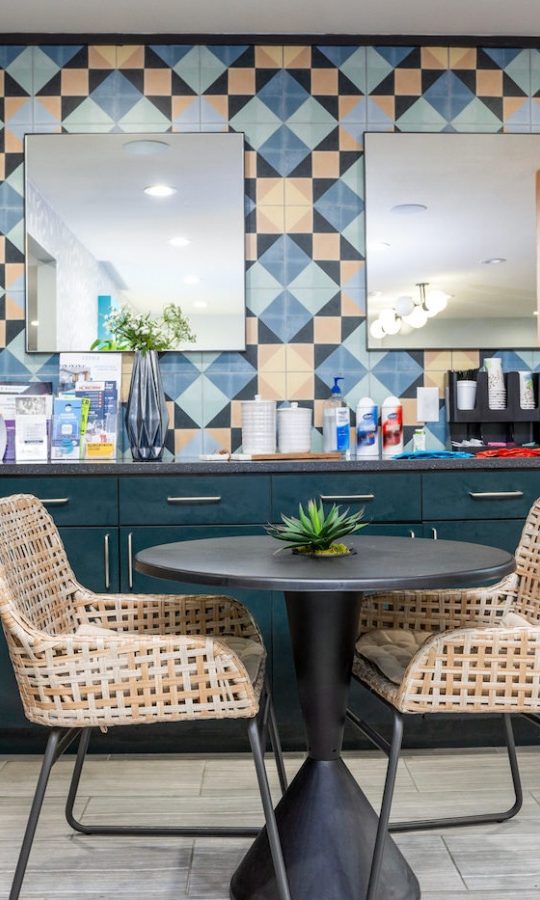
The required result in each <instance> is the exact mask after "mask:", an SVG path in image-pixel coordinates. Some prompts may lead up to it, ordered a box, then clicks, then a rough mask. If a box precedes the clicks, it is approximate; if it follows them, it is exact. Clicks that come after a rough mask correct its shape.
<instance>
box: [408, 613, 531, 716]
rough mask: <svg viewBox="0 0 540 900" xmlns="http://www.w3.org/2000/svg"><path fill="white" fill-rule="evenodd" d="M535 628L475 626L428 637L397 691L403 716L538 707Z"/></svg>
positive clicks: (509, 710) (521, 709) (522, 709)
mask: <svg viewBox="0 0 540 900" xmlns="http://www.w3.org/2000/svg"><path fill="white" fill-rule="evenodd" d="M539 658H540V626H536V625H523V626H517V627H516V626H513V627H509V626H505V625H484V626H482V625H480V626H475V627H474V628H459V629H456V630H455V631H449V632H443V633H440V634H434V635H432V636H431V637H429V638H428V639H427V641H426V642H425V644H423V645H422V647H421V648H420V649H419V650H418V652H417V653H416V654H415V656H414V657H413V658H412V660H411V662H410V663H409V665H408V667H407V669H406V671H405V674H404V677H403V681H402V682H401V685H400V687H399V690H398V702H399V706H400V708H401V709H403V710H404V711H409V712H437V711H440V712H476V713H478V712H501V713H502V712H524V711H529V712H530V711H533V710H537V709H538V706H539V705H540V677H539V675H540V669H539V666H538V660H539Z"/></svg>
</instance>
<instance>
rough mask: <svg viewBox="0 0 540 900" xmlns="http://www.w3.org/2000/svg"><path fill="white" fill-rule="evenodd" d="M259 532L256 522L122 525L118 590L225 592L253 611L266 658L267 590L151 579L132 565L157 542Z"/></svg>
mask: <svg viewBox="0 0 540 900" xmlns="http://www.w3.org/2000/svg"><path fill="white" fill-rule="evenodd" d="M263 533H264V529H263V528H262V526H257V525H236V526H235V525H228V526H218V525H214V526H212V525H204V526H192V527H189V526H185V527H184V526H180V525H178V526H175V527H173V528H167V527H165V528H164V527H159V526H148V527H140V528H122V529H120V548H121V551H120V556H121V578H120V586H121V590H122V591H133V592H134V593H140V594H226V595H227V596H231V597H235V598H236V599H237V600H240V602H241V603H244V604H245V605H246V606H247V607H248V609H249V610H250V612H251V613H252V614H253V617H254V618H255V621H256V622H257V624H258V625H259V627H260V629H261V631H262V634H263V638H264V641H265V645H266V648H267V651H268V658H269V660H270V658H271V639H272V627H271V623H272V609H271V596H270V592H269V591H258V590H257V589H255V588H236V587H235V588H220V587H217V586H216V585H209V586H208V587H205V586H204V585H200V584H190V583H188V582H179V581H178V582H177V581H170V580H168V579H161V578H152V577H151V576H149V575H143V574H142V573H141V572H137V571H136V570H135V567H134V564H133V563H134V560H135V556H136V555H137V553H138V552H139V551H140V550H145V549H146V548H147V547H154V546H156V545H157V544H171V543H174V542H175V541H189V540H198V539H202V538H211V537H226V536H228V535H247V534H263Z"/></svg>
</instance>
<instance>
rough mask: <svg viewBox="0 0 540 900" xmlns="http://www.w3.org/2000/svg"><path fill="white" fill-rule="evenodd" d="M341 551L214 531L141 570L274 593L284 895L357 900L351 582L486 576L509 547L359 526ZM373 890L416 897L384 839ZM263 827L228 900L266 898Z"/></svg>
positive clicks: (457, 581) (363, 585)
mask: <svg viewBox="0 0 540 900" xmlns="http://www.w3.org/2000/svg"><path fill="white" fill-rule="evenodd" d="M346 542H347V544H348V545H349V546H350V547H351V548H352V549H353V550H354V553H353V554H352V555H351V556H347V557H341V558H331V559H313V558H306V557H305V556H299V555H294V554H293V553H292V552H291V551H290V550H282V551H281V552H279V553H277V554H276V550H277V549H278V548H279V545H278V543H277V542H276V541H275V540H273V539H272V538H270V537H259V536H257V537H224V538H210V539H207V540H199V541H184V542H181V543H175V544H163V545H161V546H159V547H150V548H149V549H147V550H143V551H142V552H140V553H138V554H137V557H136V560H135V568H136V569H137V570H138V571H140V572H144V573H145V574H146V575H153V576H157V577H158V578H169V579H172V580H178V581H180V580H182V581H190V582H195V583H197V584H205V585H216V586H217V585H218V586H219V587H229V586H230V587H232V586H242V587H257V588H260V589H262V590H282V591H284V592H285V600H286V604H287V614H288V619H289V627H290V632H291V639H292V646H293V653H294V662H295V668H296V677H297V683H298V690H299V694H300V701H301V706H302V712H303V716H304V722H305V729H306V736H307V758H306V760H305V762H304V764H303V765H302V767H301V768H300V770H299V772H298V773H297V775H296V777H295V778H294V780H293V781H292V783H291V784H290V786H289V788H288V790H287V791H286V793H285V794H284V796H283V797H282V799H281V800H280V802H279V804H278V806H277V808H276V818H277V822H278V827H279V832H280V836H281V841H282V845H283V853H284V857H285V863H286V866H287V873H288V877H289V883H290V889H291V895H292V897H293V898H294V900H363V898H365V896H366V890H367V882H368V877H369V870H370V865H371V855H372V852H373V846H374V843H375V833H376V829H377V815H376V813H375V812H374V810H373V808H372V807H371V805H370V804H369V803H368V801H367V799H366V797H365V796H364V794H363V792H362V791H361V790H360V788H359V786H358V784H357V782H356V781H355V780H354V778H353V777H352V775H351V773H350V772H349V770H348V768H347V767H346V765H345V763H344V762H343V760H342V759H341V745H342V738H343V728H344V724H345V711H346V708H347V698H348V694H349V685H350V679H351V669H352V661H353V654H354V645H355V640H356V633H357V627H358V618H359V613H360V605H361V600H362V593H363V592H365V591H373V590H376V591H380V590H405V589H411V590H415V589H419V588H452V587H455V588H462V587H477V586H479V585H488V584H492V583H495V582H496V581H498V580H499V579H501V578H502V577H503V576H504V575H507V574H509V573H510V572H512V571H513V570H514V568H515V562H514V558H513V556H511V554H509V553H506V552H505V551H503V550H497V549H494V548H492V547H485V546H483V545H480V544H465V543H461V542H457V541H433V540H422V539H416V540H411V539H410V538H397V537H372V536H370V535H365V536H364V535H360V536H355V537H353V538H348V539H347V540H346ZM378 896H379V898H380V900H417V898H419V897H420V888H419V886H418V881H417V879H416V877H415V875H414V873H413V872H412V870H411V869H410V867H409V866H408V864H407V863H406V861H405V859H404V858H403V856H402V855H401V853H400V851H399V850H398V848H397V846H396V844H395V843H394V841H393V840H392V839H391V838H390V837H388V839H387V841H386V844H385V851H384V860H383V868H382V871H381V878H380V882H379V892H378ZM276 897H277V893H276V890H275V882H274V878H273V867H272V861H271V857H270V851H269V846H268V840H267V837H266V831H265V829H263V830H262V831H261V833H260V834H259V836H258V837H257V838H256V840H255V842H254V843H253V845H252V846H251V848H250V849H249V851H248V852H247V854H246V856H245V857H244V859H243V860H242V862H241V864H240V866H239V867H238V869H237V870H236V872H235V874H234V876H233V879H232V882H231V898H233V900H275V898H276Z"/></svg>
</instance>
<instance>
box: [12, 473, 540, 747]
mask: <svg viewBox="0 0 540 900" xmlns="http://www.w3.org/2000/svg"><path fill="white" fill-rule="evenodd" d="M43 469H44V474H43V476H39V475H34V474H33V475H29V476H26V475H24V467H23V466H21V467H20V469H19V468H18V471H17V474H11V473H10V474H9V475H4V477H2V478H1V479H0V496H7V495H8V494H12V493H32V494H35V495H36V496H38V497H40V498H41V499H42V500H44V501H45V502H46V505H47V508H48V509H49V510H50V512H51V514H52V516H53V518H54V520H55V522H56V523H57V525H58V526H59V529H60V533H61V536H62V539H63V541H64V544H65V547H66V552H67V555H68V558H69V560H70V563H71V565H72V568H73V570H74V572H75V575H76V577H77V579H78V580H79V581H80V582H81V584H83V585H84V586H85V587H88V588H89V589H90V590H94V591H96V592H100V593H101V592H106V591H109V592H117V591H119V590H120V591H122V592H126V593H133V594H135V593H153V594H169V593H170V594H178V593H202V592H208V593H226V594H230V595H231V596H234V597H236V598H237V599H238V600H240V601H241V602H242V603H245V604H246V605H247V606H248V608H249V609H250V610H251V612H252V613H253V615H254V617H255V619H256V621H257V622H258V624H259V627H260V628H261V631H262V634H263V638H264V641H265V645H266V648H267V651H268V670H269V674H270V677H271V679H272V685H273V693H274V699H275V703H276V711H277V715H278V720H279V724H280V728H281V731H282V738H283V741H284V744H285V746H286V747H287V748H291V749H293V748H294V749H301V748H302V747H303V746H304V742H303V731H302V718H301V715H300V707H299V701H298V695H297V689H296V679H295V675H294V665H293V659H292V652H291V645H290V637H289V627H288V622H287V612H286V607H285V601H284V598H283V595H282V594H280V593H271V592H264V591H259V590H256V589H221V588H219V587H217V586H212V585H209V586H204V585H193V584H190V583H187V582H186V583H183V584H182V583H177V582H175V581H168V580H161V579H157V578H150V577H148V576H145V575H142V574H140V573H138V572H137V571H136V570H135V567H134V559H135V556H136V554H137V553H138V552H139V551H140V550H142V549H145V548H147V547H151V546H155V545H157V544H164V543H171V542H174V541H189V540H193V539H197V538H208V537H219V536H226V535H233V534H234V535H239V536H241V535H249V534H262V533H264V525H265V524H266V523H267V522H269V521H274V522H278V521H279V520H280V514H281V513H287V514H293V515H294V514H296V512H297V507H298V502H299V501H301V502H303V503H306V502H307V500H309V499H311V498H316V499H319V498H322V499H323V502H324V503H325V504H326V505H329V504H331V503H338V504H340V505H342V506H343V507H349V508H350V509H351V511H356V510H358V509H359V508H361V507H364V510H365V522H366V523H367V524H366V528H365V529H364V530H362V531H361V532H360V535H362V534H366V535H367V534H381V535H390V536H404V537H410V538H413V537H414V538H428V539H435V538H440V539H448V540H461V541H469V542H473V543H481V544H490V545H492V546H497V547H501V548H503V549H506V550H509V551H513V550H515V548H516V546H517V543H518V541H519V537H520V534H521V530H522V527H523V522H524V519H525V517H526V515H527V513H528V511H529V508H530V506H531V505H532V503H533V501H534V500H535V499H536V497H537V496H540V468H539V469H537V470H535V469H512V468H507V469H504V468H497V469H481V468H479V467H478V466H477V465H476V464H475V465H471V467H470V468H464V469H457V470H432V471H419V470H408V471H404V470H403V469H400V468H399V464H396V468H395V469H393V468H390V467H389V468H385V469H384V471H380V470H379V471H372V472H370V471H366V469H365V468H363V467H362V466H359V467H356V466H355V464H354V463H352V464H351V466H350V468H349V467H348V465H347V464H345V465H344V468H343V470H342V471H329V470H328V469H327V468H326V469H325V464H324V463H321V465H320V469H319V471H311V472H306V471H297V472H294V471H288V472H282V471H272V472H264V471H258V470H257V464H253V465H250V464H246V466H245V471H241V472H232V471H231V472H230V473H229V472H227V471H226V468H225V464H223V465H219V466H216V467H215V469H216V471H212V472H208V470H207V472H206V473H201V474H197V473H193V472H192V471H191V472H190V471H186V472H184V471H183V470H182V466H180V465H179V466H171V467H170V468H169V467H167V466H166V465H165V464H164V465H163V467H162V469H161V470H160V471H162V472H163V473H164V474H156V469H155V468H153V469H152V470H149V471H148V473H146V472H142V473H141V472H138V473H137V474H131V473H129V472H128V471H126V470H124V471H122V470H121V471H120V474H118V473H113V472H111V473H109V472H107V473H105V474H99V467H98V466H97V465H96V472H98V474H96V475H94V474H89V475H84V476H78V475H77V474H75V470H74V468H69V467H68V466H67V465H66V466H65V467H62V469H61V471H59V470H58V468H57V469H56V471H58V474H47V471H50V470H48V467H47V466H44V467H43ZM19 472H20V473H21V474H19ZM92 472H93V469H92ZM428 549H429V548H428ZM218 726H219V727H218ZM213 728H214V725H212V724H208V725H207V726H205V728H204V734H203V731H202V730H200V729H199V727H198V726H196V725H193V726H192V725H191V724H189V723H188V724H186V723H183V724H182V726H179V727H178V730H177V729H175V727H171V728H167V729H160V730H159V731H155V732H153V731H152V729H150V732H148V731H147V730H146V729H133V731H132V733H131V734H130V736H129V741H128V743H126V749H127V748H128V747H129V748H131V749H138V750H140V751H141V752H147V751H149V750H152V749H155V748H156V740H158V741H159V745H158V746H159V748H161V749H163V750H172V751H180V752H181V751H182V750H185V751H192V752H196V751H198V750H200V749H202V748H203V747H207V746H208V741H209V740H210V739H211V740H215V742H216V746H219V747H220V748H222V749H223V750H236V749H240V748H243V747H245V746H246V744H245V734H244V729H243V727H242V723H239V722H236V723H233V722H230V723H218V724H217V725H216V726H215V737H214V736H213V735H214V731H213V730H212V729H213ZM29 729H30V730H31V731H32V727H31V726H30V724H29V723H28V722H27V721H26V720H25V718H24V714H23V712H22V706H21V703H20V699H19V693H18V690H17V687H16V684H15V679H14V677H13V673H12V669H11V663H10V661H9V659H8V654H7V648H6V645H5V641H4V640H3V637H2V638H1V639H0V751H5V752H9V751H10V749H13V746H15V741H16V740H17V735H23V734H24V735H28V733H29ZM209 734H212V738H209ZM478 734H479V735H480V734H481V732H480V731H479V732H478ZM10 735H11V736H12V737H10ZM36 735H37V737H36V738H35V739H34V738H33V737H32V738H31V739H27V738H24V741H25V743H24V745H23V749H28V750H34V749H37V748H38V746H39V729H36ZM422 735H423V737H422V736H420V740H424V741H425V740H427V741H428V743H429V741H431V740H433V741H436V740H438V738H437V737H436V736H434V734H433V733H432V732H430V731H426V730H425V726H424V727H423V730H422ZM425 735H427V738H426V737H425ZM13 736H15V737H13ZM479 739H480V738H479ZM21 740H23V738H21ZM123 740H124V738H123V737H122V735H121V734H120V731H119V732H118V734H117V731H116V729H113V730H112V731H111V734H110V735H109V737H108V738H106V739H105V738H104V739H103V741H104V746H106V747H107V748H108V749H111V750H115V749H119V748H122V747H123V745H122V741H123ZM355 741H356V739H355ZM145 742H146V743H145ZM355 745H356V744H355ZM17 746H18V747H19V746H21V745H20V744H18V745H17Z"/></svg>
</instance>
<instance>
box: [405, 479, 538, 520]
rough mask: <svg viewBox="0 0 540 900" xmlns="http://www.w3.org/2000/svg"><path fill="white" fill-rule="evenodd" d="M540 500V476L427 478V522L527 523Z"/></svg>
mask: <svg viewBox="0 0 540 900" xmlns="http://www.w3.org/2000/svg"><path fill="white" fill-rule="evenodd" d="M538 496H540V472H536V471H530V472H524V471H521V472H515V471H510V470H503V471H501V470H498V471H492V472H475V471H468V472H465V471H462V472H438V473H427V474H425V475H424V476H423V483H422V499H423V510H424V519H428V520H431V519H462V520H463V521H465V522H466V521H467V520H468V519H524V518H525V517H526V515H527V513H528V512H529V509H530V507H531V506H532V504H533V502H534V501H535V500H536V498H537V497H538Z"/></svg>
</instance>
